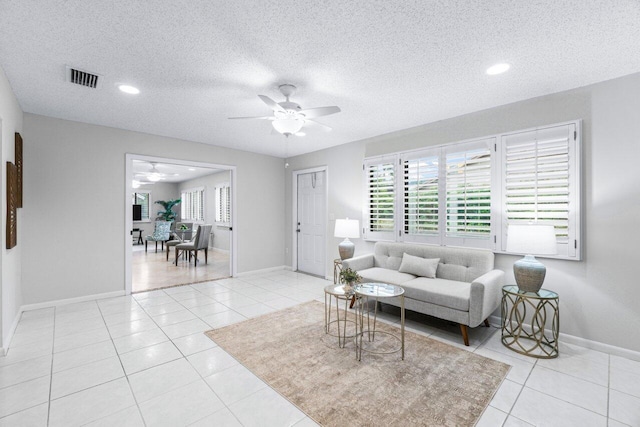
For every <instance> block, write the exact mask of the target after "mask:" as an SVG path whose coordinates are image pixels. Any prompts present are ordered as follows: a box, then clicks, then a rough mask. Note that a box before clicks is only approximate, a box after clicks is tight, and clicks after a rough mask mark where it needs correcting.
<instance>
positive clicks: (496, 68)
mask: <svg viewBox="0 0 640 427" xmlns="http://www.w3.org/2000/svg"><path fill="white" fill-rule="evenodd" d="M509 68H511V65H509V64H507V63H506V62H503V63H500V64H496V65H492V66H491V67H489V68H487V74H489V75H490V76H495V75H496V74H502V73H504V72H505V71H507V70H509Z"/></svg>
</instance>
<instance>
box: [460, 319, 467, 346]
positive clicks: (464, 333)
mask: <svg viewBox="0 0 640 427" xmlns="http://www.w3.org/2000/svg"><path fill="white" fill-rule="evenodd" d="M460 332H462V339H463V340H464V345H466V346H467V347H468V346H469V330H468V329H467V325H463V324H462V323H460Z"/></svg>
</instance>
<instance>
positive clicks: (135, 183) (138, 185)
mask: <svg viewBox="0 0 640 427" xmlns="http://www.w3.org/2000/svg"><path fill="white" fill-rule="evenodd" d="M131 188H140V182H139V181H136V180H135V179H134V180H133V181H131Z"/></svg>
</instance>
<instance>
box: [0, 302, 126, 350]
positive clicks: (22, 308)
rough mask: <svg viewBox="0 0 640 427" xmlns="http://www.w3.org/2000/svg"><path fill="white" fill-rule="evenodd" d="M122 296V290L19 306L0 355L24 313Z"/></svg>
mask: <svg viewBox="0 0 640 427" xmlns="http://www.w3.org/2000/svg"><path fill="white" fill-rule="evenodd" d="M124 295H126V293H125V291H124V290H122V291H114V292H105V293H103V294H94V295H85V296H83V297H76V298H67V299H60V300H55V301H47V302H39V303H36V304H27V305H23V306H20V308H19V309H18V313H17V314H16V317H15V319H14V320H13V324H12V325H11V330H10V331H9V333H8V334H7V336H6V337H3V342H2V348H0V355H5V354H6V349H8V348H9V345H10V344H11V340H12V339H13V335H14V334H15V332H16V328H17V327H18V322H19V321H20V316H21V315H22V313H23V312H24V311H30V310H39V309H41V308H49V307H57V306H60V305H67V304H75V303H77V302H85V301H94V300H98V299H105V298H113V297H120V296H124Z"/></svg>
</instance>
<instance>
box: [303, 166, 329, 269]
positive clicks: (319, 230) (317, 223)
mask: <svg viewBox="0 0 640 427" xmlns="http://www.w3.org/2000/svg"><path fill="white" fill-rule="evenodd" d="M326 181H327V180H326V172H325V171H319V172H310V173H303V174H300V175H298V224H297V235H298V245H297V246H298V254H297V255H298V271H303V272H305V273H310V274H315V275H318V276H322V277H324V276H325V270H326V267H325V265H326V263H325V247H326V246H325V240H326V229H327V218H326V215H327V214H326V211H327V210H326V200H325V199H326V185H327V184H326Z"/></svg>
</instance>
